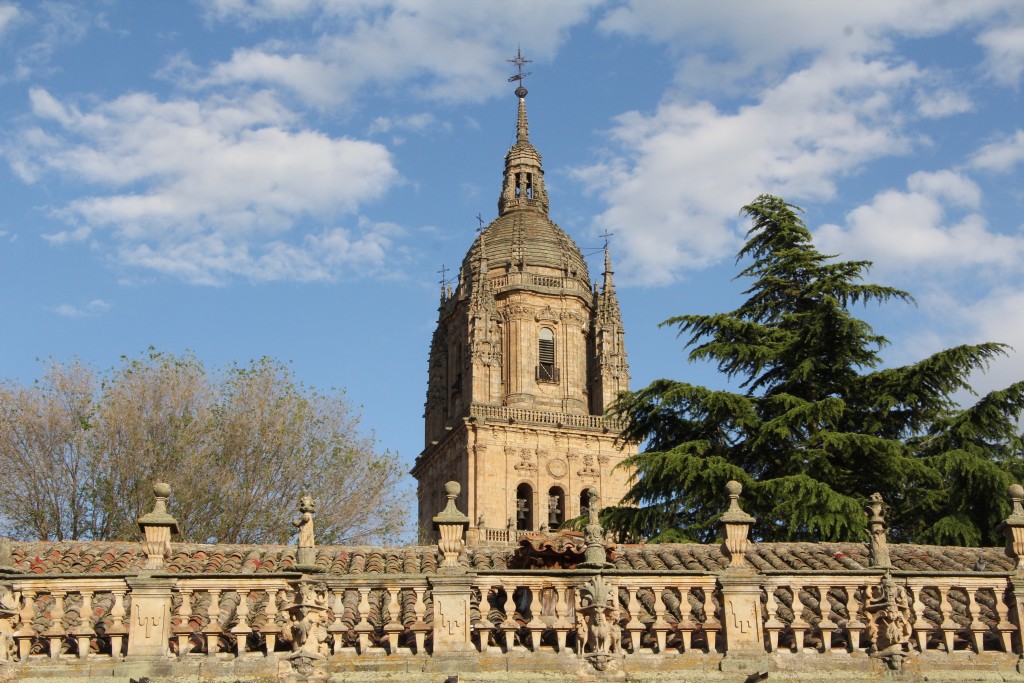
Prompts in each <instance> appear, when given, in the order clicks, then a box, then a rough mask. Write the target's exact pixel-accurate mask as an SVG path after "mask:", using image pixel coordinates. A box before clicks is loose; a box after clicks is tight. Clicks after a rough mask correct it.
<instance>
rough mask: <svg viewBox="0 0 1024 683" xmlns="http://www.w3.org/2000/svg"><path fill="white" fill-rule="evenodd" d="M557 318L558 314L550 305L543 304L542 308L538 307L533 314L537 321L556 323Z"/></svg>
mask: <svg viewBox="0 0 1024 683" xmlns="http://www.w3.org/2000/svg"><path fill="white" fill-rule="evenodd" d="M558 318H559V316H558V314H557V313H555V311H554V309H552V308H551V307H550V306H545V307H544V308H542V309H540V310H539V311H537V315H536V316H534V319H535V320H536V321H537V322H541V321H543V322H552V323H557V322H558Z"/></svg>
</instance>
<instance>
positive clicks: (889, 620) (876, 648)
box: [864, 572, 913, 671]
mask: <svg viewBox="0 0 1024 683" xmlns="http://www.w3.org/2000/svg"><path fill="white" fill-rule="evenodd" d="M870 590H871V595H870V597H869V599H868V601H867V605H866V606H865V607H864V611H865V613H866V614H867V617H868V620H867V621H868V623H867V628H866V629H865V632H866V634H867V636H868V640H869V641H870V643H871V646H870V647H869V648H868V653H869V654H870V655H871V656H872V657H877V658H879V659H882V660H883V661H884V662H885V663H886V665H887V666H888V667H889V668H890V669H892V670H894V671H896V670H899V669H902V668H903V660H904V659H906V657H907V656H909V654H910V652H911V649H910V636H911V634H912V633H913V626H912V620H911V616H910V601H909V599H908V598H907V591H906V589H905V588H904V587H903V586H901V585H900V584H898V583H897V582H896V581H895V579H893V578H892V575H891V574H889V573H888V572H886V574H885V576H884V577H882V582H881V584H880V585H879V586H876V587H873V588H871V589H870Z"/></svg>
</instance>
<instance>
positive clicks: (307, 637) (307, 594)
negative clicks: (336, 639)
mask: <svg viewBox="0 0 1024 683" xmlns="http://www.w3.org/2000/svg"><path fill="white" fill-rule="evenodd" d="M292 585H293V588H294V595H295V599H294V602H293V603H292V604H291V605H289V606H288V608H287V610H288V628H287V629H285V630H284V631H283V632H282V633H281V638H282V640H285V641H288V642H290V644H291V649H292V654H291V655H290V656H289V657H288V658H287V659H288V662H289V663H290V664H291V667H292V671H293V672H294V673H295V674H297V675H298V676H299V677H300V678H302V679H306V680H308V679H310V678H322V677H324V674H323V673H322V672H321V671H320V670H319V666H318V665H319V664H320V663H321V662H323V661H324V660H326V659H327V655H328V654H329V653H330V650H329V648H328V646H327V638H328V632H327V586H326V585H325V584H324V583H322V582H319V581H317V582H313V581H298V582H295V583H294V584H292Z"/></svg>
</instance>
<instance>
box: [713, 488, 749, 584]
mask: <svg viewBox="0 0 1024 683" xmlns="http://www.w3.org/2000/svg"><path fill="white" fill-rule="evenodd" d="M725 492H726V494H727V495H728V496H729V509H728V510H726V511H725V512H723V513H722V516H721V517H719V518H718V525H719V526H720V527H722V529H723V530H724V531H725V543H723V544H722V551H723V553H724V554H725V556H726V557H728V558H729V568H730V569H734V568H745V567H746V566H747V559H746V553H747V549H748V548H750V527H751V526H753V525H754V522H755V521H757V520H755V519H754V517H753V516H751V515H748V514H747V513H746V512H744V511H743V510H742V509H741V508H740V493H742V492H743V485H742V484H740V483H739V482H738V481H729V482H727V483H726V485H725Z"/></svg>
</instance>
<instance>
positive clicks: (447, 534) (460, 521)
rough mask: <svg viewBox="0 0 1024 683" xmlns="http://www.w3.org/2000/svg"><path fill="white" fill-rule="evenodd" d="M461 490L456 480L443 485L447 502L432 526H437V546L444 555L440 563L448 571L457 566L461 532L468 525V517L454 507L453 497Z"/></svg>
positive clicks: (463, 544) (462, 541)
mask: <svg viewBox="0 0 1024 683" xmlns="http://www.w3.org/2000/svg"><path fill="white" fill-rule="evenodd" d="M461 492H462V486H460V485H459V482H457V481H450V482H448V483H447V484H445V485H444V493H445V495H446V496H447V497H448V504H447V505H446V506H445V508H444V510H442V511H441V512H440V514H438V515H437V516H435V517H434V519H433V521H434V526H435V527H436V528H437V531H438V534H439V536H440V538H439V539H438V541H437V547H438V548H439V549H440V551H441V553H442V554H443V555H444V561H443V562H442V563H441V566H442V567H443V568H446V569H448V570H449V571H451V570H453V569H457V568H458V566H459V553H460V552H462V549H463V548H464V547H465V545H466V543H465V541H464V540H463V534H464V532H465V530H466V528H467V527H468V526H469V517H467V516H466V515H464V514H462V513H461V512H459V509H458V508H457V507H455V499H456V498H458V496H459V493H461Z"/></svg>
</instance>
